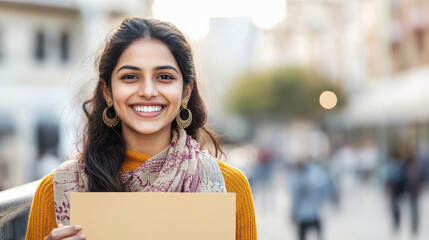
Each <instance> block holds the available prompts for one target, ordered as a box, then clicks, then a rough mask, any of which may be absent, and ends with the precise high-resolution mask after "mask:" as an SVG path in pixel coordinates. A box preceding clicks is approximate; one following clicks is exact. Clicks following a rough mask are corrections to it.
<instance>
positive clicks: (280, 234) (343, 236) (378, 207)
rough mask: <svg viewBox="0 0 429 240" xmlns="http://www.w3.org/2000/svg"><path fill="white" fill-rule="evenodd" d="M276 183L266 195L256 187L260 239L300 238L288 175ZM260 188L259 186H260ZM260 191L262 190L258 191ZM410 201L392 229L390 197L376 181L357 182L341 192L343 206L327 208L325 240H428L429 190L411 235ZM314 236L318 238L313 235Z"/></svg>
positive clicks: (425, 193)
mask: <svg viewBox="0 0 429 240" xmlns="http://www.w3.org/2000/svg"><path fill="white" fill-rule="evenodd" d="M274 179H275V181H274V182H276V184H275V185H276V186H275V188H274V189H271V190H269V191H266V192H265V194H267V195H265V196H269V195H272V196H274V197H273V198H263V197H262V194H261V193H260V192H261V191H257V190H260V189H261V188H260V186H258V185H256V187H255V196H254V198H255V208H256V221H257V226H258V239H261V240H277V239H279V240H280V239H293V240H294V239H297V238H296V236H295V232H294V231H295V230H294V227H293V224H292V222H291V221H290V219H289V216H290V214H289V213H290V209H289V206H290V202H289V196H288V192H287V190H288V185H287V183H284V182H286V181H285V179H286V178H285V177H283V176H281V174H277V176H275V177H274ZM258 187H259V188H258ZM258 192H259V193H258ZM407 207H408V205H407V202H403V205H402V209H401V210H402V211H401V213H403V214H402V215H401V216H402V217H403V218H402V220H403V221H402V224H401V229H400V232H399V233H398V234H397V235H395V234H393V232H392V231H391V225H390V215H389V209H388V205H387V200H386V198H385V196H384V194H383V192H382V191H381V190H380V187H378V186H376V185H375V184H368V185H356V186H353V187H349V188H348V189H347V190H343V191H342V200H341V204H340V207H339V208H338V209H335V208H334V207H332V206H330V205H329V204H328V205H326V206H325V208H324V220H325V221H324V236H325V239H324V240H372V239H374V240H385V239H386V240H391V239H392V240H423V239H425V240H427V239H429V227H427V226H428V225H429V192H428V191H426V192H424V193H423V194H422V196H421V199H420V214H421V215H420V220H421V221H420V232H419V234H418V236H414V237H412V235H411V233H410V221H409V211H408V208H407ZM309 239H310V240H311V239H316V238H315V237H314V236H312V238H309Z"/></svg>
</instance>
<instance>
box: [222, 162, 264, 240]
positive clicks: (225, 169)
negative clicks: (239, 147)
mask: <svg viewBox="0 0 429 240" xmlns="http://www.w3.org/2000/svg"><path fill="white" fill-rule="evenodd" d="M218 164H219V167H220V170H221V171H222V175H223V178H224V179H225V185H226V190H227V192H234V193H236V239H237V240H256V237H257V235H256V220H255V210H254V207H253V198H252V192H251V190H250V185H249V182H248V181H247V178H246V176H245V175H244V174H243V173H242V172H241V171H240V170H238V169H236V168H234V167H232V166H230V165H228V164H227V163H224V162H222V161H219V160H218Z"/></svg>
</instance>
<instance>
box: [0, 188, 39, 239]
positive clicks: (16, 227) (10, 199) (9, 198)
mask: <svg viewBox="0 0 429 240" xmlns="http://www.w3.org/2000/svg"><path fill="white" fill-rule="evenodd" d="M39 182H40V180H39V181H35V182H32V183H28V184H25V185H22V186H19V187H15V188H11V189H7V190H4V191H1V192H0V239H2V240H3V239H4V240H6V239H8V240H9V239H11V240H12V239H13V240H15V239H16V240H18V239H19V240H21V239H24V237H25V232H26V226H27V219H28V213H29V212H30V208H31V202H32V200H33V196H34V193H35V191H36V188H37V185H38V184H39Z"/></svg>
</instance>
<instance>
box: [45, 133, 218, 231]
mask: <svg viewBox="0 0 429 240" xmlns="http://www.w3.org/2000/svg"><path fill="white" fill-rule="evenodd" d="M84 169H85V165H84V163H79V162H78V161H76V160H70V161H67V162H64V163H62V164H61V165H60V166H59V167H58V168H57V169H56V170H55V172H54V201H55V215H56V221H57V224H59V223H63V224H64V225H69V223H70V193H71V192H87V191H88V177H87V175H86V174H85V171H84ZM130 178H131V181H128V180H129V179H130ZM119 179H120V181H122V182H123V183H126V185H125V189H126V191H127V192H226V188H225V182H224V179H223V176H222V173H221V171H220V168H219V165H218V164H217V161H216V159H215V158H214V157H212V156H210V155H209V154H208V153H207V152H206V151H201V150H200V147H199V145H198V143H197V141H196V140H195V139H192V137H191V136H188V135H187V134H186V132H185V130H183V129H179V130H177V131H174V132H173V137H172V141H171V144H170V145H169V146H168V147H167V148H165V149H164V150H163V151H161V152H160V153H158V154H156V155H155V156H153V157H151V158H150V159H148V160H147V161H145V162H144V163H143V164H142V165H141V166H139V167H138V168H137V169H135V170H132V171H129V172H123V173H121V174H120V175H119Z"/></svg>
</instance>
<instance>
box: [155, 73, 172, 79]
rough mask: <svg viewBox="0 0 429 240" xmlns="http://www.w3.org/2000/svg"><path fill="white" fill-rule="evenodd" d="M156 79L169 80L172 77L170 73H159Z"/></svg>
mask: <svg viewBox="0 0 429 240" xmlns="http://www.w3.org/2000/svg"><path fill="white" fill-rule="evenodd" d="M157 79H161V80H170V79H174V78H173V77H172V76H171V75H169V74H161V75H159V76H158V77H157Z"/></svg>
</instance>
